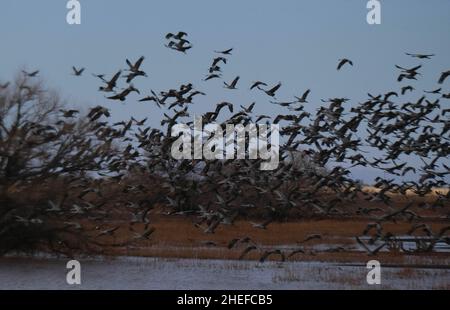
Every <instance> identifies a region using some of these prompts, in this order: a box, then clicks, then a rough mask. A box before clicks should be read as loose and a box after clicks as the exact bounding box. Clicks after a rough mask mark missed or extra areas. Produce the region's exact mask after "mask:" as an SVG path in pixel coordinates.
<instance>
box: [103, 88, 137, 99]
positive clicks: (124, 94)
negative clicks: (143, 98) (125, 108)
mask: <svg viewBox="0 0 450 310" xmlns="http://www.w3.org/2000/svg"><path fill="white" fill-rule="evenodd" d="M132 92H136V93H138V94H140V92H139V90H138V89H136V88H135V87H134V86H133V85H130V86H129V87H128V88H126V89H124V90H123V91H122V92H121V93H119V94H116V95H114V96H111V97H107V98H108V99H111V100H120V101H125V100H126V99H127V96H128V95H129V94H130V93H132Z"/></svg>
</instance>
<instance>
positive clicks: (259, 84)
mask: <svg viewBox="0 0 450 310" xmlns="http://www.w3.org/2000/svg"><path fill="white" fill-rule="evenodd" d="M259 86H267V84H266V83H264V82H261V81H256V82H253V84H252V86H251V87H250V90H252V89H254V88H256V87H258V88H259Z"/></svg>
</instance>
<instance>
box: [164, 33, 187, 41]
mask: <svg viewBox="0 0 450 310" xmlns="http://www.w3.org/2000/svg"><path fill="white" fill-rule="evenodd" d="M187 35H188V34H187V33H186V32H183V31H179V32H178V33H177V34H173V33H171V32H169V33H168V34H166V39H167V40H170V39H175V40H181V39H183V38H184V37H185V36H187Z"/></svg>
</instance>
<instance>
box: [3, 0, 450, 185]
mask: <svg viewBox="0 0 450 310" xmlns="http://www.w3.org/2000/svg"><path fill="white" fill-rule="evenodd" d="M80 2H81V4H82V24H81V25H72V26H71V25H68V24H67V23H66V14H67V9H66V3H67V1H65V0H40V1H26V0H2V3H1V9H0V37H1V40H2V41H1V56H2V57H1V58H0V68H1V70H0V81H4V80H9V79H11V78H13V77H14V75H15V74H16V73H17V72H19V71H20V70H21V69H24V68H25V69H28V70H34V69H39V70H41V74H40V76H41V78H42V79H43V80H44V81H45V82H46V83H47V85H48V86H50V87H52V88H55V89H56V90H58V91H59V92H60V93H61V96H62V97H63V98H64V99H66V100H67V102H68V103H69V104H70V105H73V106H76V107H80V106H81V107H86V108H85V109H87V107H90V106H95V105H104V106H107V107H108V108H110V109H111V110H112V112H113V120H122V119H125V118H128V117H129V116H131V115H132V116H135V117H138V118H144V117H149V125H154V126H156V124H157V123H158V122H159V120H160V118H161V113H162V111H160V110H159V109H158V108H157V107H156V106H155V105H153V104H152V103H145V104H142V103H139V102H137V100H136V99H139V98H141V97H139V96H137V95H132V96H130V99H129V100H127V102H126V103H117V102H111V101H108V100H107V99H105V98H104V94H103V93H99V92H98V91H97V89H98V87H99V86H100V85H101V83H99V80H97V79H96V78H94V77H93V76H92V75H91V74H92V73H97V74H100V73H102V74H106V75H107V76H112V75H113V74H114V73H115V72H117V70H119V69H125V68H126V63H125V59H126V58H129V59H130V60H132V61H135V60H137V59H138V58H139V57H140V56H142V55H144V56H146V60H145V61H144V64H143V69H144V70H145V71H146V72H147V73H148V74H149V78H148V79H139V80H136V82H135V85H136V86H137V87H138V88H139V89H140V90H141V92H143V93H142V95H143V96H146V95H148V94H149V93H150V90H151V89H153V90H155V91H162V90H168V89H170V88H176V87H178V86H179V85H180V84H183V83H188V82H192V83H193V84H194V86H195V87H196V89H198V90H201V91H204V92H206V93H207V94H208V96H206V97H204V98H199V100H198V102H196V104H195V106H194V107H193V108H192V112H198V113H202V112H204V111H206V109H213V107H214V106H215V104H216V103H217V102H219V101H224V100H226V101H230V102H233V103H234V104H235V106H239V105H241V104H242V105H248V104H250V103H251V102H253V101H256V102H257V107H256V109H255V112H256V113H260V114H262V113H264V114H271V115H276V113H277V112H279V111H278V110H279V109H280V107H279V106H276V105H272V104H270V103H269V101H268V99H267V96H265V95H264V94H262V93H261V92H257V91H254V92H250V91H249V86H250V84H251V82H252V81H256V80H262V81H266V82H267V83H269V84H271V85H274V84H276V83H278V82H279V81H281V82H283V88H282V89H281V90H280V92H279V95H278V96H277V97H278V99H280V100H291V99H292V97H293V96H294V95H297V96H299V95H301V94H302V93H303V92H304V91H305V90H306V89H308V88H310V89H311V96H310V98H309V102H310V103H309V104H308V108H307V110H310V111H314V110H315V109H317V107H318V105H319V103H320V99H327V98H330V97H348V98H350V99H351V102H350V103H349V104H355V103H357V102H361V101H363V100H365V99H366V98H367V93H368V92H370V93H373V94H379V93H385V92H388V91H390V90H395V91H398V90H399V89H400V87H401V86H404V85H403V84H399V83H398V82H397V81H396V78H397V73H398V70H397V69H396V68H395V67H394V65H395V64H399V65H402V66H405V67H408V66H414V65H417V64H420V63H423V64H424V68H422V69H421V73H422V74H423V76H422V78H421V79H420V80H419V81H418V82H414V83H411V84H412V85H413V86H414V87H415V88H416V89H417V90H418V91H420V92H421V91H422V90H428V89H433V88H436V85H437V83H436V82H437V79H438V77H439V75H440V72H442V71H444V70H448V69H450V57H449V55H450V39H449V35H448V31H449V29H450V18H449V13H450V1H447V0H432V1H421V0H396V1H382V23H381V25H368V24H367V22H366V14H367V12H368V10H367V9H366V3H367V1H362V0H345V1H333V0H329V1H326V0H311V1H298V0H283V1H269V0H251V1H242V0H241V1H239V0H230V1H226V2H224V1H221V2H219V1H211V0H197V1H183V0H178V1H177V0H169V1H167V0H165V1H147V0H130V1H119V0H89V1H83V0H81V1H80ZM181 30H182V31H185V32H187V33H188V34H189V37H188V39H189V40H190V41H191V42H192V43H193V45H194V47H193V49H192V50H190V51H188V53H187V55H183V54H181V53H177V52H175V51H171V50H169V49H167V48H166V47H164V43H165V39H164V36H165V34H166V33H167V32H177V31H181ZM231 47H233V48H234V52H233V55H232V56H230V57H229V63H228V64H227V65H225V66H223V67H222V69H223V71H224V74H223V80H213V81H209V82H204V81H202V79H203V78H204V77H205V75H206V73H207V70H208V67H209V66H210V64H211V61H212V59H213V57H214V56H215V54H214V50H223V49H227V48H231ZM405 52H410V53H433V54H436V57H434V58H433V59H431V60H425V61H420V60H416V59H412V58H410V57H408V56H406V55H405V54H404V53H405ZM343 57H347V58H350V59H352V60H353V62H354V67H346V68H344V69H343V70H342V71H339V72H338V71H336V66H337V63H338V60H339V59H340V58H343ZM72 65H74V66H76V67H86V72H85V74H84V76H82V77H74V76H72V75H71V67H72ZM237 75H239V76H241V80H240V82H239V85H238V88H239V90H237V91H234V92H232V91H229V90H225V89H223V87H222V86H223V81H227V82H229V81H231V80H233V79H234V78H235V77H236V76H237ZM123 84H124V83H123ZM121 86H124V85H121ZM444 91H446V92H449V91H450V88H448V86H447V89H445V90H444ZM419 94H421V93H416V94H415V95H414V96H412V97H411V98H412V99H411V100H413V99H414V98H417V97H418V96H419ZM441 104H443V105H449V101H446V102H444V101H442V102H441ZM448 107H450V106H448ZM444 108H445V106H444ZM354 174H355V177H357V178H361V179H364V180H370V178H371V176H373V175H374V172H373V171H367V170H364V171H362V170H356V171H354Z"/></svg>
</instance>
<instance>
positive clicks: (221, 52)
mask: <svg viewBox="0 0 450 310" xmlns="http://www.w3.org/2000/svg"><path fill="white" fill-rule="evenodd" d="M232 51H233V48H229V49H227V50H224V51H214V52H215V53H217V54H222V55H232V54H231V52H232Z"/></svg>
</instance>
